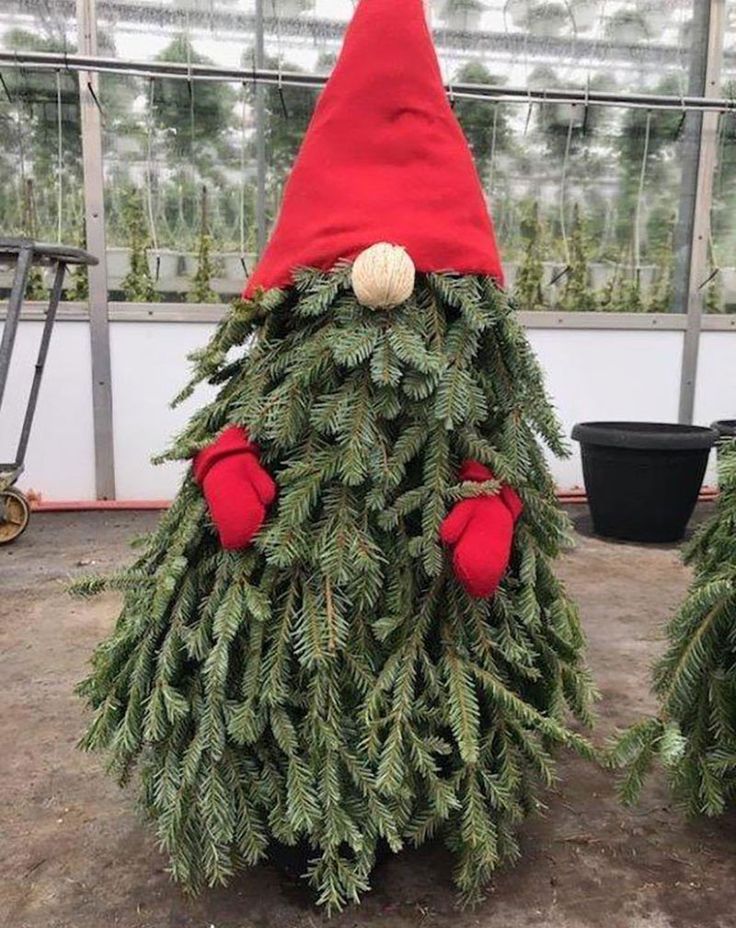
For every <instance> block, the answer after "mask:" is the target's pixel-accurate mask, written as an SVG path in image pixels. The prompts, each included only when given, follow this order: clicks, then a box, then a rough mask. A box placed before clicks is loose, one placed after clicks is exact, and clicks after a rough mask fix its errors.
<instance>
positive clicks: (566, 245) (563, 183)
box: [555, 103, 577, 281]
mask: <svg viewBox="0 0 736 928" xmlns="http://www.w3.org/2000/svg"><path fill="white" fill-rule="evenodd" d="M576 105H577V104H574V103H573V105H572V106H571V107H570V119H569V121H568V123H567V138H566V140H565V155H564V157H563V159H562V175H561V177H560V234H561V235H562V247H563V250H564V253H565V262H566V265H567V267H565V269H564V270H563V272H562V273H560V274H558V275H557V276H556V278H555V281H557V280H559V279H560V277H562V276H563V275H564V274H565V273H567V271H568V269H569V267H570V242H569V241H568V238H567V219H566V217H565V200H566V199H567V197H566V194H567V189H566V188H567V168H568V165H569V163H570V149H571V148H572V130H573V127H574V125H575V113H576V110H575V107H576Z"/></svg>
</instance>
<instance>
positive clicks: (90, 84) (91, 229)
mask: <svg viewBox="0 0 736 928" xmlns="http://www.w3.org/2000/svg"><path fill="white" fill-rule="evenodd" d="M96 14H97V11H96V0H77V30H78V35H79V49H80V52H81V53H82V54H86V55H96V54H97V15H96ZM98 87H99V79H98V75H97V74H96V73H95V72H93V71H80V74H79V100H80V109H81V117H82V159H83V166H84V205H85V226H86V233H87V248H88V249H89V251H90V252H91V253H92V254H93V255H95V256H96V257H97V258H98V259H99V264H98V265H97V266H96V267H90V268H88V274H89V332H90V342H91V349H92V415H93V422H94V441H95V486H96V494H97V498H98V499H114V498H115V457H114V447H113V426H112V380H111V371H110V325H109V315H108V305H107V245H106V237H105V200H104V181H103V173H102V114H101V112H100V108H99V100H100V95H99V92H98Z"/></svg>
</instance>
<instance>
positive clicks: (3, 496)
mask: <svg viewBox="0 0 736 928" xmlns="http://www.w3.org/2000/svg"><path fill="white" fill-rule="evenodd" d="M30 518H31V507H30V506H29V504H28V500H27V499H26V498H25V496H23V494H22V493H21V492H20V490H14V489H12V488H11V489H8V490H3V491H2V492H0V545H7V544H10V542H11V541H15V539H16V538H18V537H19V536H20V535H22V534H23V532H24V531H25V530H26V527H27V525H28V520H29V519H30Z"/></svg>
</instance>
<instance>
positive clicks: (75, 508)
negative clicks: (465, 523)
mask: <svg viewBox="0 0 736 928" xmlns="http://www.w3.org/2000/svg"><path fill="white" fill-rule="evenodd" d="M717 495H718V490H717V489H716V488H715V487H703V489H702V490H701V491H700V495H699V497H698V501H699V502H701V503H705V502H712V501H713V500H714V499H715V498H716V496H717ZM557 499H558V500H559V501H560V502H561V503H579V504H581V505H582V504H587V502H588V497H587V496H586V495H585V490H577V489H572V490H558V491H557ZM30 503H31V509H32V510H33V511H34V512H98V511H103V512H104V511H110V512H137V511H141V510H147V509H152V510H159V509H168V508H169V506H170V505H171V500H168V499H93V500H87V499H68V500H48V501H47V500H39V499H33V498H32V497H31V499H30Z"/></svg>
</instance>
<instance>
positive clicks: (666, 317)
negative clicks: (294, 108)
mask: <svg viewBox="0 0 736 928" xmlns="http://www.w3.org/2000/svg"><path fill="white" fill-rule="evenodd" d="M70 2H74V0H70ZM693 2H694V3H695V4H697V3H699V2H702V0H693ZM707 3H708V16H709V19H708V28H707V30H706V32H705V34H704V36H703V42H702V46H701V47H700V48H698V49H696V50H695V52H696V53H697V54H699V55H702V56H703V57H704V74H705V80H704V86H703V88H702V94H701V95H698V94H692V95H688V96H686V97H677V98H675V97H663V96H655V95H651V94H624V93H600V92H598V93H596V92H593V91H586V92H579V91H568V90H559V91H558V90H547V91H530V90H528V89H526V88H509V87H485V86H479V85H453V87H452V92H453V95H454V96H455V97H469V98H474V99H479V100H488V101H489V102H498V101H500V100H503V101H508V102H514V101H517V102H522V101H523V102H527V103H528V102H529V101H530V100H533V99H537V98H539V99H540V100H544V101H546V102H565V101H566V102H572V103H582V104H584V105H602V106H625V107H644V108H648V109H677V110H690V111H695V112H694V113H692V114H691V115H692V116H693V117H694V118H696V119H697V120H698V121H699V123H700V130H699V142H698V161H697V169H696V172H695V182H694V193H693V207H692V228H693V234H692V237H691V242H690V246H689V249H688V251H687V254H686V258H685V263H686V267H685V273H686V280H687V288H686V292H687V304H686V313H683V314H679V315H678V314H674V313H673V314H652V315H638V314H630V313H625V314H624V313H622V314H601V313H569V314H565V313H559V312H541V313H522V314H521V321H522V322H523V324H524V325H525V326H526V327H527V328H530V329H539V328H542V329H545V328H570V329H599V330H605V329H619V330H626V329H634V330H657V329H659V330H662V331H681V332H684V347H683V358H682V371H681V385H680V397H679V410H680V421H682V422H691V421H692V417H693V411H694V404H695V393H696V386H697V366H698V349H699V344H700V333H701V331H704V330H708V331H736V317H730V316H708V315H704V314H703V294H702V291H701V289H700V287H701V284H702V282H703V280H704V274H705V268H706V264H707V245H708V237H709V228H710V215H711V207H712V198H713V175H714V172H715V169H716V160H717V151H716V128H717V123H718V118H719V114H720V113H722V112H725V111H727V110H731V109H733V108H734V107H736V103H735V102H734V101H733V100H728V99H724V98H721V97H720V96H719V94H720V72H721V67H722V63H723V33H724V28H725V0H707ZM76 17H77V30H78V35H79V50H80V54H78V55H68V56H66V55H64V56H58V55H56V56H55V55H51V54H46V55H44V54H43V53H9V52H4V51H0V63H2V64H4V65H6V66H7V65H10V66H16V67H22V66H24V65H25V66H26V67H38V68H53V69H57V70H58V69H59V68H64V69H69V70H73V71H76V72H78V73H79V92H80V106H81V132H82V152H83V162H84V202H85V215H86V228H87V247H88V249H89V250H90V251H91V252H92V253H93V254H96V255H99V256H100V259H101V260H100V263H99V265H97V267H93V268H90V269H89V284H90V296H89V306H86V305H85V304H81V303H65V304H62V305H61V306H60V308H59V316H58V320H59V321H60V322H64V321H83V322H87V323H88V324H89V330H90V341H91V365H92V403H93V421H94V447H95V479H96V492H97V497H98V498H99V499H114V498H115V457H114V438H113V434H114V433H113V396H112V383H111V357H110V321H111V320H112V321H116V322H118V321H120V322H123V321H131V322H142V321H150V322H182V321H186V322H201V323H214V322H217V321H219V319H221V318H222V316H223V314H224V313H225V311H226V308H227V307H226V305H225V304H214V305H206V306H205V305H203V306H197V305H192V304H154V305H149V304H121V303H114V302H113V303H108V290H107V262H106V260H105V258H106V235H105V205H104V188H103V150H102V118H101V113H100V111H99V107H98V103H97V101H98V100H99V96H98V94H97V82H98V79H99V74H100V73H104V72H108V73H130V74H136V73H140V74H149V73H152V71H153V70H155V69H156V68H160V67H161V66H157V65H154V64H153V63H142V62H133V61H121V60H113V59H105V58H102V57H100V56H98V54H97V0H76ZM266 22H267V18H264V10H263V0H256V4H255V16H254V22H253V25H254V30H255V37H256V60H255V68H254V70H253V71H252V72H245V71H241V70H239V69H232V70H230V69H224V68H210V67H200V66H197V65H191V66H182V67H184V69H185V73H184V74H183V75H180V74H179V73H178V70H181V69H177V66H176V64H168V65H166V66H165V70H166V74H167V76H170V77H177V76H182V77H184V78H186V79H188V80H198V79H201V80H229V81H237V80H248V81H254V82H255V83H256V101H257V107H256V109H257V131H258V146H257V162H258V164H257V167H258V195H257V231H258V242H259V246H260V247H259V250H260V248H262V247H263V245H264V244H265V237H266V229H265V180H266V177H265V175H266V151H265V116H264V112H263V109H264V107H263V94H264V92H265V87H266V85H268V84H274V83H278V84H293V85H298V86H305V87H317V88H318V87H320V86H322V84H323V83H324V77H321V76H316V75H296V74H294V75H292V74H287V73H285V72H284V73H282V72H280V71H279V72H275V71H272V70H268V69H266V68H264V60H265V56H264V30H265V24H266ZM57 59H58V60H57ZM162 70H163V69H162ZM200 71H201V73H200ZM581 93H582V96H581ZM578 97H580V99H578ZM4 313H5V309H4V307H2V306H0V319H2V318H3V317H4ZM22 318H24V319H36V318H38V319H40V318H42V317H41V315H40V310H38V309H37V308H36V307H34V306H33V305H29V306H27V307H26V308H25V310H24V312H23V314H22Z"/></svg>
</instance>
